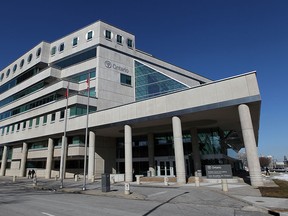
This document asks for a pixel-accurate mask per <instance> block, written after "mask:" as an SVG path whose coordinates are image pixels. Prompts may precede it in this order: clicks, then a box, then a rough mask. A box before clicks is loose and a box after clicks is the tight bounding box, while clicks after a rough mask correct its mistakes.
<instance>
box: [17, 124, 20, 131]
mask: <svg viewBox="0 0 288 216" xmlns="http://www.w3.org/2000/svg"><path fill="white" fill-rule="evenodd" d="M19 130H20V123H18V124H17V131H19Z"/></svg>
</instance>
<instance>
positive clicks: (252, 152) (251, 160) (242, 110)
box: [238, 104, 263, 187]
mask: <svg viewBox="0 0 288 216" xmlns="http://www.w3.org/2000/svg"><path fill="white" fill-rule="evenodd" d="M238 111H239V117H240V123H241V128H242V134H243V140H244V145H245V149H246V155H247V162H248V167H249V174H250V180H251V185H252V186H255V187H259V186H263V179H262V176H261V169H260V163H259V158H258V153H257V147H256V140H255V135H254V130H253V125H252V120H251V115H250V109H249V107H248V106H247V105H246V104H241V105H239V106H238Z"/></svg>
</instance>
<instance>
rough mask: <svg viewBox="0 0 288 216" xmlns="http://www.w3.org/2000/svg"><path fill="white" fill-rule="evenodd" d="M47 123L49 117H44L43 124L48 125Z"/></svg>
mask: <svg viewBox="0 0 288 216" xmlns="http://www.w3.org/2000/svg"><path fill="white" fill-rule="evenodd" d="M46 123H47V115H44V116H43V124H46Z"/></svg>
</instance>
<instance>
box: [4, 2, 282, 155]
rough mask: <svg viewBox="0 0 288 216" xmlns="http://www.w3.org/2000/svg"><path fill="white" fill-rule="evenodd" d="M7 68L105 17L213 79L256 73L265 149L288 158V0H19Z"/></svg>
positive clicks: (8, 20) (11, 11)
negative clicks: (40, 47)
mask: <svg viewBox="0 0 288 216" xmlns="http://www.w3.org/2000/svg"><path fill="white" fill-rule="evenodd" d="M0 11H1V12H0V69H1V70H2V69H3V68H4V67H6V66H7V65H9V64H11V63H12V62H13V61H14V60H15V59H17V58H19V57H20V56H21V55H23V54H24V53H26V52H27V51H28V50H30V49H31V48H32V47H34V46H35V45H37V44H38V43H40V42H41V41H47V42H53V41H55V40H57V39H59V38H61V37H63V36H66V35H67V34H70V33H71V32H73V31H75V30H78V29H80V28H82V27H84V26H86V25H89V24H91V23H94V22H95V21H97V20H102V21H104V22H107V23H109V24H111V25H114V26H116V27H119V28H120V29H123V30H125V31H128V32H130V33H132V34H134V35H135V36H136V41H135V45H136V48H137V49H140V50H142V51H145V52H147V53H150V54H152V55H153V56H154V57H156V58H159V59H161V60H164V61H167V62H169V63H172V64H174V65H177V66H179V67H181V68H184V69H187V70H189V71H192V72H195V73H197V74H200V75H202V76H205V77H207V78H209V79H212V80H219V79H223V78H227V77H231V76H235V75H239V74H242V73H246V72H250V71H255V70H256V71H257V79H258V82H259V88H260V92H261V98H262V104H261V117H260V130H259V143H258V144H259V155H263V156H267V155H271V156H273V157H274V158H275V159H277V160H278V161H283V158H284V155H286V156H288V148H287V144H288V143H287V139H288V136H287V137H286V135H285V134H286V133H288V127H287V123H288V115H287V112H288V100H287V99H288V97H287V95H286V94H287V92H288V91H287V90H288V88H287V80H288V71H287V69H288V55H287V54H288V1H287V0H178V1H175V0H174V1H172V0H165V1H163V0H145V1H137V0H122V1H119V0H117V1H116V0H109V1H97V0H82V1H79V2H78V1H70V0H69V1H68V0H49V1H39V0H38V1H36V0H26V1H23V0H13V1H3V2H2V3H1V9H0Z"/></svg>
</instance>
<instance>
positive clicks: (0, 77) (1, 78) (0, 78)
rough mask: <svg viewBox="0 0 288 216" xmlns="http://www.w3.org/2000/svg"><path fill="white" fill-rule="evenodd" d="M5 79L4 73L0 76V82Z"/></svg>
mask: <svg viewBox="0 0 288 216" xmlns="http://www.w3.org/2000/svg"><path fill="white" fill-rule="evenodd" d="M3 78H4V73H2V74H1V76H0V81H2V80H3ZM0 93H1V92H0Z"/></svg>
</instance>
